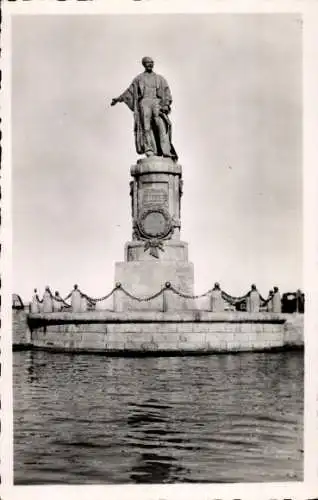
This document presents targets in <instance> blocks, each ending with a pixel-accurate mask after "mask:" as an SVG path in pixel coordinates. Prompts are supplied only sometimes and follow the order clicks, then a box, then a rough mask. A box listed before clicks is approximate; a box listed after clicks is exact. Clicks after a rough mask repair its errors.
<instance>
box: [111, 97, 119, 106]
mask: <svg viewBox="0 0 318 500" xmlns="http://www.w3.org/2000/svg"><path fill="white" fill-rule="evenodd" d="M117 103H118V99H117V97H114V99H112V102H111V103H110V105H111V106H115V104H117Z"/></svg>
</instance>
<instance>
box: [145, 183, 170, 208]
mask: <svg viewBox="0 0 318 500" xmlns="http://www.w3.org/2000/svg"><path fill="white" fill-rule="evenodd" d="M154 205H157V206H158V205H160V206H164V207H167V206H168V192H167V190H166V189H164V188H159V189H158V188H151V187H144V188H143V190H142V206H143V208H144V209H146V208H151V207H153V206H154Z"/></svg>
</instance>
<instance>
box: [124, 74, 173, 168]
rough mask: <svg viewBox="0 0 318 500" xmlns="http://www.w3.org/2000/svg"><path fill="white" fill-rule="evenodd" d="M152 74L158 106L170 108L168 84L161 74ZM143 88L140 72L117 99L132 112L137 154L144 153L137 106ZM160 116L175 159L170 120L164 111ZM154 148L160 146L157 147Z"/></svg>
mask: <svg viewBox="0 0 318 500" xmlns="http://www.w3.org/2000/svg"><path fill="white" fill-rule="evenodd" d="M154 75H155V77H156V88H157V98H158V99H159V104H160V107H163V106H168V108H169V109H170V105H171V102H172V96H171V92H170V88H169V85H168V83H167V82H166V80H165V79H164V78H163V77H162V76H161V75H157V74H156V73H154ZM144 88H145V82H144V73H140V74H139V75H138V76H136V78H134V80H133V81H132V83H131V85H130V86H129V87H128V89H127V90H125V92H123V93H122V94H121V96H120V97H119V101H121V102H124V103H125V104H126V105H127V106H128V107H129V109H130V110H131V111H132V112H133V113H134V133H135V144H136V151H137V153H138V154H144V153H145V146H144V131H143V127H142V121H141V113H140V108H139V102H140V101H141V99H142V98H143V95H144ZM160 116H161V119H162V120H163V121H164V123H165V126H166V130H167V134H168V137H169V141H170V146H171V156H172V157H173V158H174V159H177V153H176V151H175V149H174V147H173V145H172V142H171V122H170V120H169V118H168V116H167V114H166V113H161V114H160ZM156 139H157V140H158V138H157V137H156V138H155V137H153V142H154V144H156ZM159 146H160V145H159ZM156 149H160V148H158V147H157V148H156Z"/></svg>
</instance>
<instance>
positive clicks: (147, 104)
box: [140, 99, 157, 156]
mask: <svg viewBox="0 0 318 500" xmlns="http://www.w3.org/2000/svg"><path fill="white" fill-rule="evenodd" d="M152 108H153V101H150V100H146V99H144V100H142V101H141V103H140V111H141V123H142V127H143V131H144V145H145V154H146V155H147V156H151V155H155V154H157V150H156V147H155V144H154V141H153V133H152V130H151V120H152V116H153V109H152Z"/></svg>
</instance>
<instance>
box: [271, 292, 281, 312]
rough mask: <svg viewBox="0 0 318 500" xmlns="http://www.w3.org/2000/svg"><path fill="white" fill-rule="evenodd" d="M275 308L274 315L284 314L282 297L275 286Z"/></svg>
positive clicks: (273, 309)
mask: <svg viewBox="0 0 318 500" xmlns="http://www.w3.org/2000/svg"><path fill="white" fill-rule="evenodd" d="M272 301H273V308H272V311H273V313H281V312H282V301H281V296H280V293H279V290H278V288H277V286H274V293H273V299H272Z"/></svg>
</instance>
